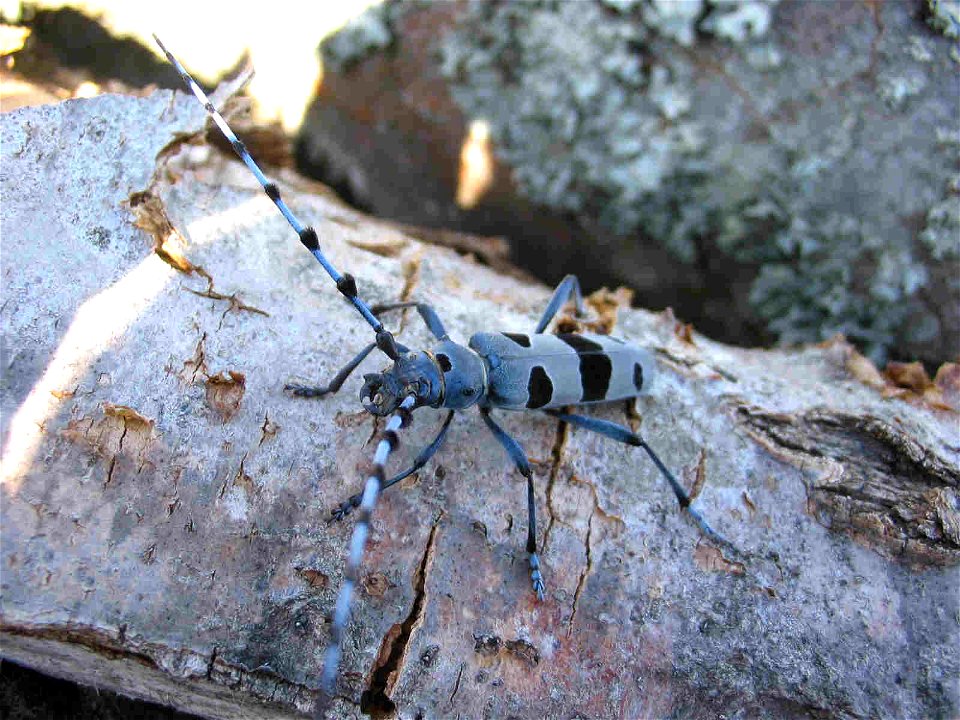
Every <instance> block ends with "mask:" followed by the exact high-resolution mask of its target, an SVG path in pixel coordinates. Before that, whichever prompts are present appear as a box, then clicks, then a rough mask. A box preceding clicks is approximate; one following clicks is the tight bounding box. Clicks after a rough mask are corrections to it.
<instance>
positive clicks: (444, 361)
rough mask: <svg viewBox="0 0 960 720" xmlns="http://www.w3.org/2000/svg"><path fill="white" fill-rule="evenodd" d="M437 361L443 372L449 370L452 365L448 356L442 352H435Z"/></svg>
mask: <svg viewBox="0 0 960 720" xmlns="http://www.w3.org/2000/svg"><path fill="white" fill-rule="evenodd" d="M437 362H438V363H440V369H441V370H443V371H444V372H450V369H451V368H452V367H453V365H451V364H450V358H448V357H447V356H446V355H444V354H443V353H437Z"/></svg>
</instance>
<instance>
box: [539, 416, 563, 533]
mask: <svg viewBox="0 0 960 720" xmlns="http://www.w3.org/2000/svg"><path fill="white" fill-rule="evenodd" d="M569 437H570V429H569V426H568V425H567V423H565V422H563V421H562V420H561V421H559V422H558V423H557V432H556V435H555V437H554V441H553V448H552V450H551V451H550V455H551V463H550V475H549V477H548V478H547V490H546V496H547V514H548V515H549V516H550V519H549V520H548V521H547V529H546V531H544V533H543V545H542V546H541V547H542V549H543V551H544V552H546V549H547V545H548V544H549V542H550V531H551V530H552V529H553V525H554V523H555V522H556V517H557V513H556V512H554V509H553V487H554V485H555V484H556V481H557V477H558V476H559V474H560V466H561V465H562V464H563V454H564V451H565V450H566V447H567V440H568V439H569Z"/></svg>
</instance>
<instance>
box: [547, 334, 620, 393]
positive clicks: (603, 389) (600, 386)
mask: <svg viewBox="0 0 960 720" xmlns="http://www.w3.org/2000/svg"><path fill="white" fill-rule="evenodd" d="M557 337H559V338H560V339H561V340H563V341H564V342H565V343H566V344H567V345H569V346H570V347H572V348H573V349H574V350H576V351H577V355H579V356H580V385H581V387H582V389H583V392H582V394H581V395H580V402H595V401H597V400H603V399H604V398H606V396H607V390H608V389H609V388H610V376H611V375H612V374H613V363H612V362H611V360H610V356H609V355H607V353H605V352H604V351H603V346H602V345H600V344H599V343H595V342H594V341H593V340H588V339H587V338H585V337H583V336H582V335H558V336H557Z"/></svg>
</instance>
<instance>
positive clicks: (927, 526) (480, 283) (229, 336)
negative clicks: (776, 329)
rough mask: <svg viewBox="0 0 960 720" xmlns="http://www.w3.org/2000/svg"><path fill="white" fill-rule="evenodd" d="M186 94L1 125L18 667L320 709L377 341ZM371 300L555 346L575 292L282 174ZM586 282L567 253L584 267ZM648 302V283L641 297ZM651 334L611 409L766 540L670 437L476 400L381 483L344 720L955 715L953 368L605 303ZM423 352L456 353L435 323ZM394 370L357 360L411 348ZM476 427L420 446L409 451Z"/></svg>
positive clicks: (424, 423) (407, 445) (6, 478)
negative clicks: (414, 461)
mask: <svg viewBox="0 0 960 720" xmlns="http://www.w3.org/2000/svg"><path fill="white" fill-rule="evenodd" d="M195 105H196V103H195V101H193V100H192V99H189V98H185V97H183V96H182V95H181V96H177V97H176V98H173V97H172V96H171V94H170V93H169V92H158V93H156V94H154V95H153V96H151V97H149V98H146V99H135V98H122V97H110V96H106V97H101V98H96V99H92V100H77V101H71V102H66V103H62V104H59V105H53V106H45V107H40V108H32V109H23V110H20V111H16V112H13V113H8V114H6V115H3V116H0V127H2V133H3V135H2V143H0V151H2V153H3V158H2V164H3V165H2V166H3V177H2V183H3V186H2V191H3V197H4V203H3V207H2V222H3V226H2V230H3V238H4V261H5V262H4V266H3V297H4V299H3V305H2V308H0V317H2V331H3V350H4V358H3V368H4V382H3V386H2V410H3V428H2V429H3V443H4V445H3V486H2V499H3V507H2V520H3V522H2V563H3V565H2V566H3V576H2V599H0V603H2V605H0V632H2V654H3V656H4V657H7V658H11V659H14V660H16V661H18V662H22V663H25V664H27V665H31V666H33V667H36V668H38V669H40V670H43V671H45V672H49V673H53V674H56V675H61V676H64V677H68V678H70V679H74V680H77V681H80V682H86V683H93V684H96V685H99V686H105V687H111V688H114V689H117V690H119V691H121V692H123V693H126V694H129V695H133V696H137V697H143V698H148V699H151V700H158V701H160V702H164V703H167V704H170V705H173V706H176V707H178V708H181V709H185V710H189V711H191V712H194V713H197V714H200V715H203V716H205V717H211V718H227V717H231V718H236V717H278V718H279V717H293V716H296V715H297V714H300V713H305V712H308V711H309V710H310V708H311V707H312V704H313V702H314V699H315V697H316V693H317V687H318V671H319V668H320V666H321V663H322V654H323V649H324V647H325V644H326V642H327V638H328V622H329V615H330V613H331V609H332V606H333V602H334V598H335V594H336V591H337V588H338V587H339V585H340V582H341V578H342V568H343V559H344V554H345V551H346V547H347V543H348V537H349V532H350V522H349V521H347V522H343V523H339V524H337V523H330V522H328V518H329V510H330V508H332V507H334V506H335V505H336V504H338V503H339V502H340V501H341V500H343V499H345V497H347V496H348V495H351V494H353V493H354V492H356V491H357V490H358V489H359V488H360V486H361V481H362V475H363V471H364V469H365V468H366V467H367V466H368V463H369V461H370V458H371V454H372V450H373V446H372V443H371V442H370V441H371V438H372V437H373V436H374V434H375V432H376V431H377V429H378V427H379V426H378V424H377V423H376V422H375V421H374V420H373V419H372V418H371V417H370V416H369V415H367V414H366V413H365V412H364V411H363V410H362V408H361V406H360V405H359V403H358V402H357V398H356V395H355V393H356V392H357V389H358V387H359V384H360V383H359V382H357V381H356V380H351V381H348V383H347V385H346V386H345V388H344V390H343V391H342V392H341V393H339V394H337V395H335V396H332V397H329V398H326V399H323V400H320V401H309V400H298V399H293V398H289V397H287V396H285V395H284V393H283V392H282V387H283V384H284V383H285V382H286V381H287V380H289V379H291V378H294V377H297V378H300V379H306V380H313V381H318V382H321V381H326V380H328V379H329V378H330V377H331V376H332V375H333V374H334V373H335V372H336V370H337V369H338V368H339V367H341V366H342V365H343V364H345V363H346V361H347V360H348V359H349V358H350V357H352V356H353V354H354V353H356V352H357V351H358V350H359V348H360V347H362V346H363V345H364V344H365V343H367V342H369V340H370V332H369V329H368V328H367V327H366V326H365V324H364V323H363V322H362V321H361V320H360V319H359V317H357V315H356V314H355V313H354V312H353V310H352V309H351V308H350V307H349V306H348V305H346V304H345V303H344V302H343V300H342V298H341V297H340V294H339V293H338V292H336V290H335V288H334V287H333V284H332V283H331V282H330V281H329V279H328V278H327V276H326V275H325V274H324V273H323V271H322V269H321V268H319V267H317V266H316V263H315V262H314V261H313V259H312V258H311V257H310V255H309V254H308V253H306V252H305V251H304V250H303V249H302V248H301V247H300V243H299V242H298V240H297V237H296V236H295V234H294V233H292V231H290V230H289V228H288V227H287V226H286V224H285V223H284V221H283V219H282V218H281V217H280V216H279V215H278V214H277V213H276V211H275V209H274V208H273V206H272V205H271V203H270V201H269V200H268V199H267V198H265V197H264V196H263V193H262V192H260V190H259V188H258V187H257V186H256V184H255V182H254V181H253V180H252V178H250V177H249V175H248V174H247V173H246V171H245V169H244V168H243V167H242V166H241V165H239V164H238V163H236V162H234V161H233V160H231V159H228V158H225V157H223V156H221V155H220V154H219V153H217V152H211V151H209V149H208V147H207V146H205V145H204V144H203V143H202V142H201V141H200V140H199V139H198V137H197V136H195V135H194V134H195V133H196V132H197V131H198V130H199V128H201V126H202V122H203V119H202V109H200V108H198V107H195ZM278 181H279V184H280V187H281V190H282V192H283V194H284V197H285V198H286V200H287V202H288V203H289V204H290V205H291V207H293V208H294V209H295V212H297V213H298V214H299V215H300V216H301V217H302V218H304V219H305V220H307V221H309V222H312V223H313V224H314V225H315V227H316V229H317V232H318V234H319V236H320V238H321V246H322V247H323V249H324V251H325V252H326V253H327V254H328V257H329V258H330V259H331V261H332V262H333V263H334V264H335V265H336V267H337V268H338V269H340V270H341V271H342V272H343V271H349V272H351V273H353V274H354V275H356V277H357V280H358V283H359V286H360V290H361V293H362V295H363V296H364V297H365V298H367V299H368V300H369V301H371V302H387V301H393V300H398V299H407V298H417V299H419V300H424V301H427V302H430V303H433V304H434V305H435V307H436V308H437V310H438V312H439V313H440V315H441V317H442V318H443V321H444V323H445V324H446V327H447V329H448V330H449V331H450V334H451V336H452V337H454V338H455V339H458V340H461V341H465V340H466V339H467V338H468V337H469V335H470V334H472V333H473V332H477V331H491V330H503V331H508V332H527V331H531V330H532V328H533V326H534V325H535V323H536V321H537V319H538V317H539V315H540V314H541V313H542V311H543V308H544V306H545V304H546V301H547V299H548V297H549V288H545V287H542V286H539V285H534V284H530V283H528V282H525V281H523V280H522V279H518V278H515V277H510V276H508V275H507V274H505V273H503V272H499V271H494V270H492V269H490V268H489V267H486V266H484V265H481V264H479V263H478V262H476V261H474V260H473V259H471V258H470V257H461V256H459V255H457V254H456V253H455V252H453V251H451V250H450V249H446V248H437V247H433V246H430V245H425V244H422V243H421V242H418V241H416V240H413V239H412V238H410V237H408V236H407V235H404V234H403V233H401V232H400V231H398V230H396V229H392V228H391V227H390V226H388V225H386V224H384V223H383V222H382V221H374V220H371V219H369V218H366V217H365V216H363V215H361V214H360V213H358V212H355V211H353V210H350V209H348V208H347V207H346V206H344V205H343V204H342V203H341V202H340V201H338V200H337V199H336V198H335V197H333V196H332V195H331V194H330V193H328V192H317V190H318V186H316V185H315V184H308V183H306V182H305V181H303V180H301V179H298V178H296V177H295V176H293V175H292V174H286V173H281V175H280V177H279V179H278ZM576 270H577V268H570V271H572V272H576ZM621 299H622V298H621ZM591 308H592V312H594V313H595V314H596V315H597V316H599V320H600V321H605V322H606V324H607V327H609V326H610V325H611V324H613V322H614V320H615V328H614V332H615V334H617V335H619V336H621V337H624V338H626V339H628V340H629V341H630V342H633V343H637V344H640V345H644V346H648V347H650V348H652V349H653V350H654V351H655V353H656V355H657V358H658V362H659V370H660V373H659V377H658V379H657V383H656V385H655V387H654V390H653V392H652V394H650V395H647V396H643V397H642V398H640V399H639V400H637V401H636V402H635V403H617V404H614V405H610V406H602V407H597V408H594V409H591V410H589V411H587V413H588V414H589V415H591V416H594V417H601V418H606V419H608V420H612V421H614V422H619V423H624V424H627V425H629V426H631V427H633V428H635V429H638V430H640V431H641V432H642V433H643V435H644V437H645V438H646V440H647V441H648V442H649V443H650V445H651V446H652V447H653V448H654V449H655V450H656V451H657V452H658V453H659V454H660V456H661V457H662V458H663V459H664V461H665V462H666V464H667V465H668V466H669V467H670V468H672V469H673V470H674V471H675V472H676V473H677V475H678V476H679V477H680V478H681V481H682V482H684V483H685V484H686V485H687V487H688V488H693V493H694V494H695V495H696V498H695V501H694V506H695V507H696V508H698V509H699V510H700V511H701V512H702V513H703V514H704V515H705V516H706V517H707V518H708V520H709V521H710V522H711V523H712V524H713V526H714V527H715V528H716V529H717V530H719V531H720V532H722V533H723V534H724V535H726V536H727V537H728V538H729V539H730V540H731V541H732V542H733V543H734V544H735V545H736V546H737V547H738V548H739V550H740V552H739V553H734V552H731V551H728V550H726V549H721V548H718V547H716V546H715V545H714V544H713V543H711V542H710V541H708V540H705V539H704V538H702V537H701V536H700V535H699V533H698V531H697V529H696V527H695V526H694V525H693V524H692V523H689V522H687V521H686V520H685V518H684V515H682V514H681V513H680V512H678V510H677V507H676V502H675V500H674V499H673V496H672V494H671V493H670V492H669V489H668V488H667V487H666V485H665V483H664V482H663V481H662V479H661V478H660V476H659V475H658V473H657V471H656V468H655V467H654V466H653V465H652V464H651V463H650V462H649V460H647V459H646V457H645V456H644V455H643V454H642V452H641V451H640V450H639V449H637V448H631V447H627V446H622V445H619V444H617V443H615V442H613V441H611V440H607V439H604V438H601V437H598V436H596V435H592V434H589V433H588V432H586V431H584V430H582V429H568V428H565V427H564V426H562V425H560V424H559V423H558V422H557V421H556V420H554V419H552V418H549V417H546V416H544V415H540V414H536V413H506V412H502V413H499V414H498V419H499V421H500V422H502V424H503V425H504V427H505V428H506V429H507V430H508V431H509V432H510V433H511V434H512V435H513V436H514V437H516V438H517V439H518V440H519V442H520V443H521V444H522V446H523V447H524V449H525V450H526V452H527V453H528V454H529V456H530V457H531V459H532V460H533V461H534V466H535V471H536V472H535V474H536V486H537V509H538V512H539V513H540V532H539V542H540V544H541V546H542V548H543V550H542V553H541V557H542V560H543V564H544V573H545V577H546V582H547V598H546V600H545V601H544V602H537V601H536V599H535V597H534V595H533V593H532V591H531V588H530V582H529V578H528V568H527V558H526V553H525V552H524V547H523V546H524V538H525V534H526V508H525V488H524V484H523V483H522V482H521V478H520V477H519V475H518V473H516V472H515V470H514V469H513V467H512V465H511V463H510V461H509V460H508V458H507V457H506V455H505V453H504V452H503V450H502V449H501V448H500V446H499V445H498V444H497V443H496V442H495V441H494V440H493V438H492V437H491V436H490V435H489V433H487V432H486V430H485V428H484V427H483V424H482V422H481V421H480V418H479V417H477V414H476V413H475V412H471V411H468V412H464V413H462V414H461V416H460V417H458V418H457V419H456V421H455V422H454V424H453V426H452V428H451V430H450V433H449V435H448V439H447V442H446V446H445V447H444V448H443V450H441V452H440V454H438V456H437V458H436V459H435V460H433V461H432V462H431V463H430V464H429V465H428V466H427V467H426V468H425V469H424V470H423V471H422V472H420V473H418V474H417V475H416V476H415V477H414V478H412V479H411V480H408V481H406V482H404V483H402V484H401V485H399V486H398V487H396V488H394V489H391V490H390V491H389V492H388V493H387V494H386V495H385V496H384V497H383V498H382V499H381V503H380V505H379V507H378V509H377V512H376V516H375V521H374V533H373V537H372V540H371V542H370V544H369V548H368V552H367V555H366V558H365V562H364V570H363V574H362V580H361V583H360V591H359V593H358V597H357V600H356V604H355V608H354V613H353V620H352V623H351V626H350V629H349V633H348V636H347V639H346V643H345V654H344V658H343V664H342V671H341V677H340V681H339V690H338V698H337V699H336V702H335V703H334V705H333V707H332V708H331V713H332V715H333V716H334V717H343V718H348V717H360V716H361V715H364V714H368V715H371V716H373V717H390V716H397V717H402V718H413V717H455V716H461V717H507V716H510V717H517V718H528V717H529V718H539V717H544V716H549V717H563V718H568V717H571V718H572V717H624V718H638V717H661V716H667V715H671V714H673V715H682V716H685V717H714V716H715V715H716V714H717V713H724V714H731V713H736V712H739V713H746V714H748V715H751V716H759V717H798V718H799V717H809V716H810V715H814V716H830V717H858V716H912V717H916V716H934V715H939V716H950V715H953V714H956V713H957V712H958V711H960V700H958V696H957V686H956V677H957V672H958V669H960V664H958V654H960V651H958V648H960V642H958V640H960V637H958V635H960V632H958V622H960V616H958V599H957V598H958V592H957V591H958V577H957V571H956V565H957V561H958V559H960V511H958V505H960V502H958V497H957V492H958V482H960V471H958V460H960V441H958V426H957V413H956V397H957V386H956V380H955V379H954V380H953V384H951V378H955V377H956V374H955V372H954V371H955V369H951V368H946V369H945V370H944V371H943V372H942V374H941V376H940V377H939V380H938V384H937V385H933V386H931V387H929V388H928V391H927V392H926V393H925V394H922V395H921V394H918V393H914V392H912V391H909V390H904V389H899V388H894V387H892V386H891V385H890V384H889V383H888V382H886V381H884V379H883V378H881V377H880V376H879V374H877V373H876V371H875V370H873V368H872V366H870V365H869V363H868V362H867V361H865V360H864V359H863V358H862V357H860V356H859V355H858V354H857V353H856V351H855V350H854V349H853V348H852V347H850V346H849V345H848V344H846V343H845V342H844V341H843V340H841V339H837V340H835V341H833V342H830V343H827V344H824V345H821V346H815V347H814V346H811V347H803V348H798V349H795V350H788V351H766V350H748V349H740V348H734V347H729V346H724V345H720V344H717V343H714V342H711V341H710V340H708V339H706V338H704V337H702V336H700V335H699V334H697V333H694V332H691V331H690V329H689V328H686V327H684V326H682V325H680V324H678V323H677V322H676V320H675V319H674V318H673V316H672V313H670V312H663V313H659V314H656V313H650V312H647V311H643V310H631V309H628V308H625V307H620V303H618V302H617V301H616V300H615V299H614V300H611V299H610V296H604V297H596V298H594V301H593V302H592V303H591ZM389 324H390V325H391V327H394V328H398V329H399V330H398V339H400V340H401V341H402V342H403V343H405V344H407V345H409V346H411V347H428V346H429V345H430V337H429V335H428V333H427V332H426V330H425V329H424V328H423V327H422V324H421V323H420V321H419V318H417V316H416V315H415V313H414V314H407V315H406V316H396V317H394V318H391V319H390V323H389ZM380 366H381V363H380V362H379V361H377V360H372V359H371V360H367V361H366V362H365V363H364V365H363V367H362V368H361V369H360V370H359V371H358V377H359V373H360V372H364V371H366V372H370V371H373V370H375V369H380ZM441 418H442V415H441V414H439V413H436V412H434V411H429V410H421V411H418V412H417V413H416V414H415V416H414V422H413V425H412V426H411V427H410V428H408V429H406V430H404V431H402V433H401V446H400V449H399V450H398V454H397V455H398V456H397V458H395V459H394V460H393V461H392V465H393V466H394V467H397V468H399V467H400V466H401V465H402V464H403V463H405V462H409V460H410V459H411V458H412V457H413V455H414V454H415V453H416V452H417V451H418V450H419V449H420V448H421V447H423V445H424V444H425V443H426V442H428V441H429V439H430V438H431V437H432V436H433V433H434V432H435V431H436V428H437V427H438V426H439V423H440V421H441Z"/></svg>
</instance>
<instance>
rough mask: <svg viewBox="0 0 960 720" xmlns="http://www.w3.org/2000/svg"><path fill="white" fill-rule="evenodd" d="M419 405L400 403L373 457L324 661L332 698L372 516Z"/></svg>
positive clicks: (325, 688) (413, 400) (325, 686)
mask: <svg viewBox="0 0 960 720" xmlns="http://www.w3.org/2000/svg"><path fill="white" fill-rule="evenodd" d="M415 404H416V397H415V396H413V395H408V396H407V397H406V398H404V399H403V402H401V403H400V407H399V408H397V412H396V413H395V414H394V415H392V416H391V417H390V419H389V420H388V421H387V426H386V428H385V429H384V431H383V435H382V437H381V439H380V442H379V444H378V445H377V450H376V452H375V453H374V455H373V472H372V473H371V474H370V477H369V478H367V484H366V485H365V486H364V488H363V499H362V500H361V501H360V511H359V514H358V516H357V524H356V525H354V527H353V535H352V536H351V538H350V555H349V556H348V557H347V567H346V570H345V571H344V578H343V585H341V586H340V594H339V595H338V596H337V605H336V609H335V610H334V613H333V627H332V629H331V633H330V645H329V646H328V647H327V653H326V655H325V657H324V659H323V676H322V680H321V686H320V687H321V690H322V691H323V693H324V694H325V695H326V696H327V698H328V699H329V698H331V697H333V691H334V687H335V685H336V682H337V671H338V669H339V667H340V655H341V652H342V649H341V644H342V642H343V634H344V631H345V630H346V627H347V623H348V622H349V620H350V602H351V599H352V597H353V589H354V588H355V587H356V584H357V580H358V579H359V573H360V562H361V560H362V559H363V549H364V547H365V546H366V543H367V537H368V536H369V535H370V516H371V514H372V513H373V508H374V506H375V505H376V503H377V496H378V495H379V494H380V488H381V486H382V485H383V483H384V482H385V478H386V474H385V468H386V464H387V458H388V457H389V456H390V452H391V451H392V450H393V449H394V448H395V447H396V446H397V441H398V438H397V430H399V429H400V428H401V427H406V426H407V425H409V423H410V418H411V415H410V411H411V410H413V407H414V405H415Z"/></svg>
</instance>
